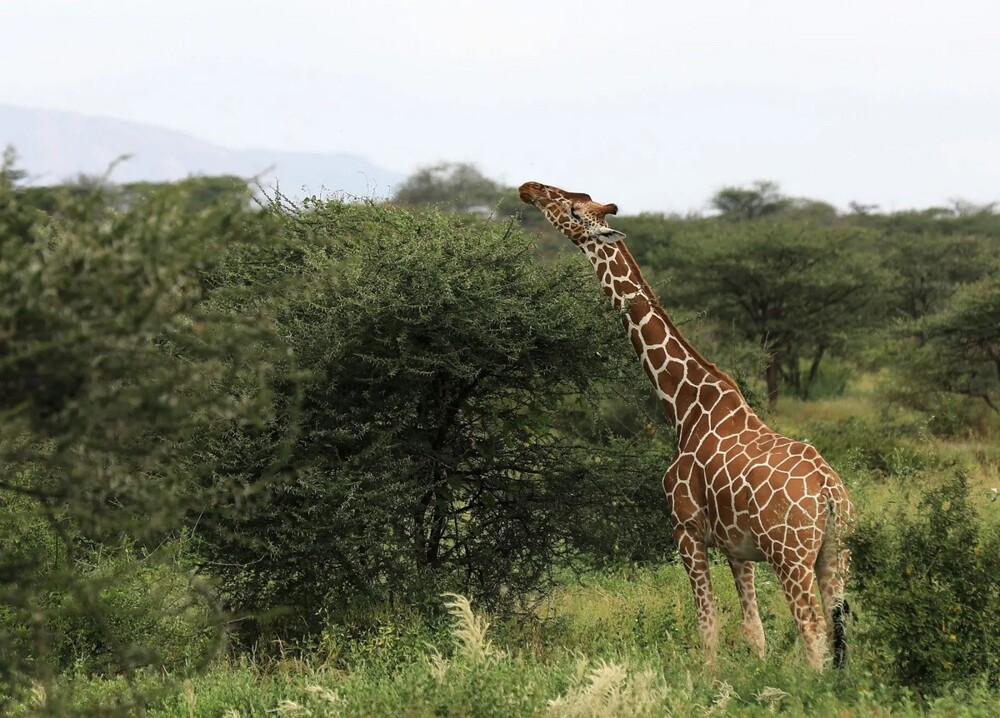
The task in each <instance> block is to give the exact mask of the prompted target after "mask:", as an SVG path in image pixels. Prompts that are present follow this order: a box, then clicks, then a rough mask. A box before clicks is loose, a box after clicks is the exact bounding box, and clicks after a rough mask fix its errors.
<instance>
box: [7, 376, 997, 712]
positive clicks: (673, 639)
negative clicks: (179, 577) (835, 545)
mask: <svg viewBox="0 0 1000 718" xmlns="http://www.w3.org/2000/svg"><path fill="white" fill-rule="evenodd" d="M875 401H876V399H875V397H874V394H872V393H870V392H868V391H867V390H866V387H864V386H862V387H858V388H856V390H855V391H853V392H852V393H851V394H850V395H848V396H843V397H833V398H829V399H824V400H821V401H816V402H809V403H799V402H794V401H786V402H784V406H783V407H782V408H781V411H780V413H779V414H777V415H776V416H774V417H772V424H773V425H774V426H776V427H777V428H779V429H780V430H782V431H785V432H787V433H789V434H791V435H795V436H799V437H802V438H808V439H810V440H813V441H814V442H815V443H816V444H817V445H818V446H819V447H820V448H821V450H822V451H824V454H826V455H827V457H828V458H829V459H830V461H831V463H833V464H834V465H835V466H836V467H837V468H838V469H839V470H840V471H841V473H842V474H843V475H844V477H845V479H846V481H847V482H848V485H849V487H850V488H851V490H852V492H853V494H854V496H855V500H856V502H857V503H858V505H859V509H860V510H861V511H863V512H895V511H908V510H912V502H910V501H909V498H908V497H909V496H910V493H911V489H917V488H925V487H927V486H931V485H934V484H935V483H936V482H939V481H942V480H943V479H944V478H946V477H947V476H950V475H953V474H954V472H955V471H962V472H965V473H966V475H968V476H969V479H970V483H971V485H972V486H973V488H974V491H973V497H974V498H975V499H976V503H977V504H978V505H981V508H982V509H983V513H984V516H985V518H986V519H987V520H991V519H992V520H996V519H997V515H998V514H1000V502H997V503H994V502H993V501H992V500H991V491H990V490H991V489H993V488H995V487H1000V447H998V444H997V442H996V441H995V440H991V439H989V438H978V439H975V438H971V439H968V438H967V439H962V440H956V441H942V440H939V439H932V438H930V437H929V436H928V434H927V433H926V432H924V431H923V430H922V429H921V427H920V425H919V422H918V421H916V419H914V418H913V417H906V416H895V417H893V418H892V419H891V420H889V419H871V418H864V417H876V416H879V407H877V406H875V404H874V402H875ZM879 422H881V423H879ZM713 571H714V573H713V578H714V585H715V590H716V597H717V607H718V610H719V614H720V619H721V623H722V626H723V629H722V647H721V655H720V658H719V661H718V664H717V665H716V666H714V667H713V668H709V667H706V666H705V665H704V664H703V662H702V658H701V653H700V650H699V646H698V638H697V629H696V626H695V622H694V611H693V601H692V599H691V596H690V590H689V588H688V583H687V578H686V576H685V575H684V573H683V570H682V569H681V568H680V567H679V566H678V565H676V564H665V565H663V566H660V567H658V568H632V569H618V570H616V571H614V572H608V573H604V574H594V575H587V576H583V577H567V578H566V580H565V581H564V582H563V583H562V585H561V586H560V587H559V588H558V589H557V590H556V591H554V592H553V593H552V594H551V595H550V596H548V597H546V598H545V599H544V600H543V601H541V602H540V604H539V605H538V606H537V608H536V610H535V612H534V613H533V614H532V615H530V616H522V617H520V618H519V619H511V620H506V621H504V622H502V623H500V624H499V625H496V626H492V627H490V626H487V625H486V623H485V619H484V618H483V617H481V616H478V615H476V614H475V613H474V612H473V610H474V607H472V609H470V608H469V606H468V604H467V603H465V602H463V600H461V599H456V598H451V599H446V598H443V599H442V600H443V601H445V600H449V601H451V604H452V605H451V609H450V610H451V618H450V621H449V622H448V623H447V624H442V625H439V626H437V627H436V628H435V627H430V626H426V625H425V624H423V623H422V622H420V621H418V620H415V619H414V618H413V617H412V616H410V615H408V614H407V612H406V611H405V610H399V611H395V612H394V611H387V612H386V613H385V615H384V616H382V617H381V618H380V619H379V620H377V621H375V625H376V628H375V630H373V631H372V632H371V633H370V634H369V636H368V638H367V639H366V640H365V641H363V642H362V643H357V642H347V641H345V639H343V637H342V634H341V633H339V632H338V631H337V629H336V627H331V629H330V631H329V632H328V634H326V635H324V636H323V637H322V638H321V639H320V640H318V641H317V644H316V645H315V646H314V647H312V648H311V649H310V650H309V651H307V652H304V653H291V652H286V653H285V655H284V656H283V657H282V658H280V659H268V660H263V659H257V660H255V659H253V658H250V657H244V658H241V659H238V660H236V659H230V660H223V659H220V660H219V661H218V662H217V663H216V664H215V665H214V666H213V667H212V668H211V669H210V670H208V671H206V672H202V673H200V674H197V675H192V677H190V678H185V677H184V676H161V675H150V674H146V675H140V676H138V677H137V678H136V680H135V682H134V683H132V684H130V683H128V682H126V681H125V680H124V679H104V680H97V679H90V678H78V679H72V678H67V679H65V680H64V681H62V682H61V683H60V684H59V688H58V690H59V694H58V695H49V696H46V695H43V694H42V693H40V692H37V693H36V694H34V695H32V696H29V697H27V698H26V699H25V701H24V703H23V704H22V709H21V713H22V714H29V713H31V712H33V711H34V710H36V709H38V708H42V707H43V706H46V705H55V704H57V703H58V702H59V701H61V700H66V701H68V702H70V703H73V704H77V705H84V704H86V703H87V702H88V701H91V700H93V699H95V698H101V699H102V700H105V701H106V700H108V699H113V698H115V697H116V696H117V697H119V698H120V700H121V701H122V702H123V703H127V702H130V701H133V700H135V697H136V695H137V693H136V691H138V692H140V693H148V696H149V697H148V698H143V699H142V703H144V704H145V707H146V710H147V711H148V715H151V716H226V717H227V718H236V717H237V716H239V717H244V716H274V715H279V716H280V715H287V716H328V715H329V716H341V715H343V716H440V715H451V716H505V717H506V716H520V715H548V716H633V715H650V716H662V715H681V716H692V715H718V716H726V715H739V716H754V715H771V714H774V713H780V714H785V715H795V716H798V715H802V716H852V715H853V716H888V715H942V716H945V715H947V716H958V715H967V716H994V715H997V714H1000V693H997V692H995V691H991V690H989V689H987V688H985V687H978V688H977V687H972V688H964V689H962V690H959V691H953V692H951V693H948V694H946V695H945V696H944V697H939V698H936V699H933V700H923V699H920V698H919V697H918V696H916V695H914V694H912V693H910V692H908V691H907V690H905V689H900V688H898V687H889V686H887V685H885V681H884V680H883V676H884V675H885V671H884V668H885V666H884V665H883V664H882V661H883V658H882V657H880V656H878V655H873V654H871V653H870V652H869V649H868V648H867V646H866V645H865V643H864V641H863V640H854V641H852V643H851V654H850V662H849V667H848V669H847V670H845V671H833V670H828V671H826V672H823V673H818V672H815V671H812V670H809V669H808V668H806V667H805V661H804V656H803V652H802V648H801V645H800V642H799V641H798V638H797V634H796V631H795V630H794V626H793V624H792V621H791V618H790V616H789V615H788V609H787V607H786V605H785V602H784V599H783V597H782V596H781V592H780V590H779V588H778V586H777V582H776V580H775V577H774V575H773V573H772V572H771V571H770V570H769V569H768V568H766V567H761V570H759V571H758V591H759V599H760V604H761V613H762V618H763V620H764V624H765V631H766V633H767V639H768V653H767V656H766V657H765V658H764V659H763V660H759V659H757V658H755V657H752V655H751V653H750V652H749V650H748V649H747V647H746V645H745V643H744V641H743V639H742V636H741V635H740V629H739V609H738V602H737V599H736V595H735V590H734V587H733V585H732V579H731V576H730V574H729V570H728V567H727V566H726V565H725V564H724V563H723V562H721V561H719V562H718V563H717V564H716V565H715V566H714V568H713ZM859 609H860V610H858V611H856V615H857V616H858V618H856V619H855V621H854V625H852V626H851V631H852V634H853V636H852V637H853V638H855V639H856V638H857V637H858V636H859V635H861V636H863V635H864V621H865V614H864V606H863V605H862V606H859Z"/></svg>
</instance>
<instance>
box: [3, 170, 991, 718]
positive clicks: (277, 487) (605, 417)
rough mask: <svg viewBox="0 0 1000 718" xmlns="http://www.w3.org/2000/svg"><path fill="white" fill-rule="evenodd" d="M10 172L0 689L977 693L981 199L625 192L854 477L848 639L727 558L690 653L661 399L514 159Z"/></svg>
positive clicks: (37, 693)
mask: <svg viewBox="0 0 1000 718" xmlns="http://www.w3.org/2000/svg"><path fill="white" fill-rule="evenodd" d="M25 179H26V173H25V172H24V170H23V169H22V168H20V167H19V166H18V165H17V162H16V158H15V157H14V155H13V152H11V151H8V153H7V154H6V155H5V159H4V162H3V165H2V170H0V292H2V301H0V417H2V420H0V465H2V473H0V527H2V530H0V706H2V708H0V711H2V712H3V713H4V714H5V715H13V716H27V715H76V714H89V715H113V714H123V715H136V714H144V715H150V716H192V715H197V716H227V717H229V718H235V717H236V716H265V715H291V716H294V715H302V716H306V715H313V716H323V715H331V716H333V715H357V716H371V715H387V716H388V715H392V716H395V715H412V716H422V715H470V716H480V715H483V716H488V715H495V716H511V715H553V716H560V715H561V716H605V715H607V716H610V715H622V716H625V715H629V716H630V715H651V716H659V715H685V716H686V715H696V714H713V715H758V714H759V715H764V714H771V713H783V714H786V715H810V716H812V715H845V714H858V715H928V714H929V715H983V716H986V715H990V716H992V715H996V713H997V711H998V709H1000V581H998V580H997V576H998V575H1000V504H998V503H996V501H995V499H996V497H997V490H998V489H1000V441H998V439H1000V214H998V213H997V212H996V211H995V209H996V207H994V206H981V207H977V206H970V205H968V204H967V203H963V202H953V203H952V204H951V205H949V206H947V207H940V208H930V209H927V210H923V211H910V212H897V213H879V212H878V211H877V208H874V207H871V206H866V205H862V204H854V205H852V207H851V208H850V210H849V211H847V212H841V211H838V210H837V209H836V208H834V207H831V206H830V205H828V204H825V203H823V202H820V201H815V200H805V199H799V198H793V197H787V196H785V195H783V194H782V193H781V191H780V188H779V187H778V186H777V185H775V184H774V183H770V182H759V183H756V184H753V185H750V186H747V187H727V188H723V189H722V190H720V191H719V193H717V194H716V195H715V196H714V197H713V198H711V199H710V200H709V204H710V207H711V210H709V211H707V212H706V213H705V215H704V216H688V217H675V216H665V215H651V214H646V215H638V216H623V217H620V218H616V219H615V220H614V222H613V224H614V226H615V227H616V228H618V229H621V230H622V231H624V232H626V233H627V234H628V235H629V239H628V242H629V246H630V249H631V250H632V252H633V253H634V254H635V256H636V258H637V260H638V261H639V262H640V264H641V265H642V266H643V268H644V271H645V273H646V275H647V278H648V279H650V280H651V283H652V284H653V285H654V287H655V288H656V289H657V291H658V293H659V294H660V296H661V299H662V301H663V303H664V305H665V306H667V307H668V309H669V310H670V311H671V312H672V314H673V316H674V317H675V318H676V319H677V321H678V323H679V324H680V325H681V326H682V329H683V331H685V333H687V335H688V336H689V337H690V338H691V339H692V341H693V342H694V343H695V344H697V345H698V346H699V347H700V348H701V349H702V351H703V353H705V354H706V355H708V356H709V357H711V358H712V359H713V360H714V361H716V362H717V363H719V364H720V365H722V366H723V367H724V368H725V369H726V370H727V371H729V372H730V373H731V374H733V375H734V376H735V377H737V379H738V381H739V382H740V383H741V385H742V386H743V387H744V388H745V393H746V395H747V396H748V398H749V400H750V401H751V402H752V403H753V404H754V405H755V407H756V408H757V409H758V411H760V412H761V413H762V414H763V415H765V417H766V419H767V420H768V421H769V422H770V423H771V424H772V425H773V426H775V427H776V428H778V429H779V430H781V431H783V432H784V433H787V434H789V435H792V436H795V437H796V438H800V439H803V440H806V441H809V442H811V443H813V444H814V445H815V446H817V448H819V449H820V451H821V452H822V453H823V454H824V456H825V457H826V458H827V459H828V461H829V462H830V463H831V464H832V465H833V466H834V467H835V468H836V469H837V470H838V471H839V472H840V473H841V475H842V476H843V477H844V479H845V482H846V483H847V485H848V487H849V489H850V490H851V492H852V494H853V496H854V498H855V502H856V504H857V509H858V515H859V520H858V524H857V527H856V530H855V531H854V533H853V535H852V537H851V539H850V540H851V547H852V550H853V561H854V564H853V573H852V577H851V582H850V584H849V586H848V591H849V596H850V601H851V605H852V609H853V615H852V619H851V621H850V625H849V629H848V630H849V641H850V649H849V650H850V653H849V660H848V667H847V669H846V670H844V671H826V672H823V673H814V672H810V671H806V670H803V668H802V666H803V657H802V653H801V646H800V645H799V641H798V639H797V633H796V631H795V629H794V626H793V623H792V621H791V619H790V617H789V615H788V609H787V606H786V605H785V602H784V599H783V597H782V595H781V592H780V589H779V588H778V586H777V582H776V580H775V578H774V576H773V575H772V574H771V573H770V571H769V570H767V569H762V570H760V571H759V572H758V581H759V595H760V601H761V608H762V615H763V619H764V624H765V631H766V633H767V638H768V642H769V649H768V655H767V657H766V658H765V659H764V660H757V659H755V658H751V654H750V652H749V650H748V648H747V647H746V646H745V644H744V642H743V639H742V637H741V636H740V635H739V633H740V629H739V618H738V616H739V609H738V603H737V600H736V597H735V590H734V589H733V587H732V586H731V579H730V577H729V569H728V567H727V566H726V565H725V564H724V562H721V561H720V563H719V565H718V566H717V567H716V568H717V569H718V572H717V575H716V576H715V588H716V593H717V597H718V604H719V605H718V608H719V610H720V615H721V618H722V622H723V641H722V642H723V650H722V655H721V657H720V661H719V665H718V666H716V667H715V668H713V669H709V668H706V667H705V666H704V665H703V663H702V660H701V655H700V650H699V646H698V638H697V629H696V626H695V622H694V611H693V605H692V604H693V601H692V598H691V596H690V590H689V588H688V583H687V578H686V576H685V574H684V572H683V569H682V568H681V567H680V565H679V564H678V563H677V562H676V561H675V560H674V555H673V547H672V544H671V539H670V529H669V519H668V517H669V507H668V506H667V505H666V501H665V499H664V498H663V495H662V490H661V488H660V477H661V475H662V472H663V470H664V469H665V467H666V466H667V464H668V463H669V461H670V458H671V456H672V453H673V437H672V432H671V429H670V427H668V426H666V425H665V423H664V421H663V419H662V418H661V412H660V411H659V409H658V407H657V406H656V404H655V402H654V401H653V400H652V398H651V392H649V391H648V390H647V387H646V381H645V378H644V376H643V375H642V372H641V371H640V370H639V367H638V365H637V363H636V361H635V360H634V358H633V355H632V352H631V349H630V347H629V345H628V342H627V340H626V339H625V338H624V337H623V336H622V333H621V330H620V325H619V323H618V320H617V317H616V316H615V315H614V312H613V311H612V310H611V309H610V308H609V307H608V305H607V303H606V301H605V300H604V297H603V295H602V293H601V291H600V289H599V285H598V283H597V282H596V281H595V280H594V277H593V276H592V274H591V270H590V268H589V266H588V265H587V264H586V263H585V262H582V261H581V260H580V258H579V257H578V256H577V255H576V254H575V253H574V252H573V251H570V250H571V249H572V248H571V247H569V246H568V243H567V242H564V241H563V240H562V238H560V237H558V236H555V235H554V234H553V233H551V232H550V231H549V230H548V229H547V227H545V226H543V224H542V223H541V222H540V221H539V220H540V217H538V216H534V215H532V214H530V213H528V214H526V215H524V216H522V210H521V206H520V205H518V204H517V203H516V193H515V192H514V191H513V189H512V188H508V187H504V186H503V185H502V184H500V183H497V182H494V181H492V180H489V179H488V178H486V177H483V176H482V175H481V174H480V173H478V171H477V170H475V168H474V167H470V166H467V165H441V166H437V167H432V168H427V169H425V170H421V171H419V172H418V173H416V174H415V175H413V176H412V177H411V178H410V179H409V180H408V181H407V182H406V183H405V184H404V185H403V186H402V187H400V188H399V190H398V192H397V194H396V196H395V197H394V198H393V199H392V200H391V201H389V202H382V203H378V202H369V203H364V202H361V203H347V204H345V203H340V202H337V201H327V200H320V199H315V198H313V199H307V200H304V201H301V202H291V201H289V200H287V199H285V198H283V197H281V196H276V197H271V198H263V199H262V198H260V197H257V196H255V195H254V193H253V192H252V191H251V189H250V188H249V187H248V186H247V184H246V183H245V182H242V181H240V180H238V179H236V178H192V179H190V180H187V181H184V182H180V183H176V184H170V185H129V186H124V187H121V186H115V185H113V184H110V183H109V182H107V181H104V180H93V179H88V178H82V179H80V180H76V181H72V182H68V183H66V184H65V185H62V186H59V187H35V186H28V185H27V184H26V183H25ZM572 189H580V188H572ZM584 189H585V188H584ZM601 199H613V198H601ZM535 214H537V213H535Z"/></svg>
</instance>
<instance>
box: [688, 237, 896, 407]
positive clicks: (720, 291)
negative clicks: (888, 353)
mask: <svg viewBox="0 0 1000 718" xmlns="http://www.w3.org/2000/svg"><path fill="white" fill-rule="evenodd" d="M857 237H858V232H857V230H852V229H841V228H836V227H824V228H815V227H806V226H804V225H799V224H795V223H791V222H753V223H749V222H748V223H739V224H735V225H732V226H724V228H723V227H720V226H719V225H715V226H713V227H707V226H704V225H700V226H698V227H697V228H695V231H694V232H692V234H691V235H689V236H687V237H685V238H684V239H683V240H681V239H678V240H677V241H678V243H680V242H684V243H685V248H686V249H687V250H688V251H687V252H685V253H683V254H679V262H680V265H681V267H682V268H683V274H684V278H685V280H684V281H683V282H678V283H677V285H676V286H674V287H672V288H671V292H672V293H673V294H674V296H675V297H676V298H677V299H678V300H680V301H681V302H682V303H684V304H686V305H687V306H690V307H694V308H704V309H705V310H706V311H707V312H708V314H709V316H711V317H712V318H714V319H718V320H721V321H724V322H727V323H731V324H732V325H733V327H735V328H736V329H737V331H739V332H741V333H742V334H743V335H744V337H745V338H746V339H748V340H751V341H754V342H756V343H757V344H758V345H759V346H760V347H761V348H762V349H763V350H764V352H765V353H766V354H767V357H768V360H767V362H766V366H765V370H764V374H765V379H766V382H767V392H768V401H769V403H770V404H771V405H772V406H773V405H774V404H775V403H776V402H777V399H778V391H779V388H780V386H781V383H782V381H784V382H787V383H788V384H790V385H791V386H792V387H793V388H794V390H795V391H796V392H797V393H798V394H799V395H800V396H803V397H806V396H808V393H809V390H810V387H811V385H812V384H813V382H814V381H815V379H816V376H817V373H818V371H819V367H820V364H821V362H822V360H823V358H824V357H825V356H826V355H827V354H828V352H830V351H832V350H836V349H838V348H839V347H840V346H841V345H842V343H843V341H844V340H845V338H846V337H847V336H848V335H850V334H851V333H852V332H855V331H858V330H860V329H863V328H864V327H866V326H870V325H871V323H872V322H873V321H874V320H877V318H878V317H879V316H881V313H882V312H881V309H880V302H878V301H876V298H877V296H878V290H877V282H876V277H878V276H879V275H878V270H877V269H875V268H873V267H872V266H871V263H870V262H866V261H865V259H864V258H863V257H862V256H861V255H859V254H857V253H856V252H852V251H851V250H850V246H851V245H852V244H853V243H854V242H855V240H856V239H857ZM803 361H805V362H806V363H807V368H806V369H805V372H804V373H803V371H802V363H803Z"/></svg>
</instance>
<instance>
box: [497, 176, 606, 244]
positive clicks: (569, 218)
mask: <svg viewBox="0 0 1000 718" xmlns="http://www.w3.org/2000/svg"><path fill="white" fill-rule="evenodd" d="M517 194H518V196H520V198H521V201H522V202H526V203H527V204H532V205H534V206H535V207H537V208H538V209H539V210H541V212H542V214H544V215H545V218H546V219H548V220H549V222H551V223H552V224H553V226H554V227H555V228H556V229H558V230H559V231H560V232H562V233H563V234H565V235H566V236H567V237H569V238H570V239H572V240H573V242H574V243H576V244H582V243H583V242H586V241H588V240H595V241H598V242H617V241H618V240H620V239H625V235H624V234H622V233H621V232H619V231H618V230H616V229H611V227H609V226H608V223H607V221H606V220H605V217H606V216H607V215H609V214H617V213H618V205H616V204H598V203H597V202H595V201H594V200H592V199H591V198H590V195H589V194H583V193H582V192H567V191H566V190H562V189H559V188H558V187H551V186H549V185H544V184H541V183H539V182H525V183H524V184H523V185H521V186H520V187H518V189H517Z"/></svg>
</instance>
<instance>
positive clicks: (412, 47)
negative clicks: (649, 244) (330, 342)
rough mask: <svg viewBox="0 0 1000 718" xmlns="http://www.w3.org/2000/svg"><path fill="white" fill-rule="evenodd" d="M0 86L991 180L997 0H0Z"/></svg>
mask: <svg viewBox="0 0 1000 718" xmlns="http://www.w3.org/2000/svg"><path fill="white" fill-rule="evenodd" d="M0 28H2V29H3V41H2V43H0V68H2V69H0V103H3V104H12V105H23V106H28V107H40V108H48V109H59V110H71V111H75V112H81V113H86V114H95V115H105V116H110V117H116V118H121V119H126V120H133V121H140V122H146V123H151V124H156V125H160V126H164V127H167V128H171V129H176V130H181V131H183V132H187V133H190V134H192V135H194V136H196V137H198V138H201V139H204V140H208V141H211V142H214V143H216V144H220V145H224V146H228V147H234V148H242V147H263V148H273V149H282V150H311V151H328V152H352V153H358V154H362V155H365V156H367V157H368V158H369V159H371V160H373V161H374V162H375V163H377V164H379V165H382V166H383V167H385V168H387V169H391V170H396V171H399V172H402V173H409V172H411V171H412V170H414V169H415V168H416V167H418V166H420V165H425V164H430V163H435V162H438V161H442V160H449V161H470V162H475V163H476V164H477V165H478V166H479V167H480V169H481V170H482V171H483V172H484V173H486V174H487V175H489V176H492V177H494V178H496V179H499V180H501V181H504V182H507V183H509V184H519V183H520V182H523V181H525V180H529V179H533V180H538V181H542V182H546V183H550V184H558V185H562V186H564V187H567V188H569V189H572V190H577V191H584V192H589V193H590V194H592V195H593V196H594V197H595V198H597V199H599V200H600V201H604V202H617V203H618V204H619V205H620V207H621V209H622V212H623V213H628V214H633V213H636V212H639V211H644V210H649V211H679V212H685V211H688V210H700V209H704V208H705V205H706V200H707V198H708V197H709V196H710V195H711V194H712V193H713V192H714V191H715V190H717V189H719V188H720V187H722V186H724V185H727V184H742V183H746V182H750V181H752V180H754V179H758V178H762V179H771V180H775V181H777V182H779V183H780V184H781V186H782V189H783V190H784V191H785V192H786V193H788V194H791V195H797V196H809V197H815V198H819V199H825V200H827V201H831V202H833V203H834V204H837V205H838V206H841V207H844V206H846V204H847V203H848V202H849V201H850V200H858V201H862V202H867V203H877V204H880V205H881V206H882V208H883V209H887V210H888V209H901V208H906V207H914V206H919V207H925V206H929V205H932V204H942V203H946V202H947V200H948V199H949V198H964V199H967V200H970V201H975V202H987V201H994V200H1000V3H997V2H996V1H995V0H992V1H989V0H949V2H935V3H929V2H919V1H918V0H909V1H903V0H865V1H855V0H846V1H845V0H840V1H838V2H828V3H809V2H805V1H803V0H797V1H791V0H773V1H767V0H764V1H759V2H753V1H751V0H744V1H742V2H739V1H736V0H718V1H716V2H707V1H703V2H691V1H690V0H687V1H685V2H664V1H660V2H629V1H628V0H619V1H617V2H608V1H607V0H605V1H604V2H590V1H588V0H575V1H573V2H566V1H564V0H535V1H534V2H521V1H509V2H474V1H471V0H465V1H460V0H450V1H447V0H409V1H407V0H356V1H354V2H345V1H343V0H322V1H312V0H283V1H282V2H274V0H268V1H266V2H264V1H260V0H238V1H237V0H170V1H169V2H164V1H163V0H155V1H152V0H0Z"/></svg>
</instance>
